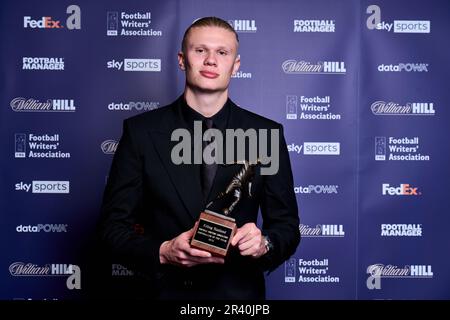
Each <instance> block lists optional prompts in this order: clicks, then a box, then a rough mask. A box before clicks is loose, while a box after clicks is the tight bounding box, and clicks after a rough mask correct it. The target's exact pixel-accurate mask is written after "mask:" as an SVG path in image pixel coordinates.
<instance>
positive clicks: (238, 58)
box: [233, 54, 241, 75]
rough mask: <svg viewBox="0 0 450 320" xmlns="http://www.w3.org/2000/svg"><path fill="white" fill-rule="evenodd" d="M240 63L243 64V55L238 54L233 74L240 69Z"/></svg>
mask: <svg viewBox="0 0 450 320" xmlns="http://www.w3.org/2000/svg"><path fill="white" fill-rule="evenodd" d="M240 65H241V56H240V55H239V54H238V55H237V56H236V59H235V60H234V65H233V75H235V74H236V72H237V71H238V70H239V67H240Z"/></svg>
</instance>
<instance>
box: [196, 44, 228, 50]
mask: <svg viewBox="0 0 450 320" xmlns="http://www.w3.org/2000/svg"><path fill="white" fill-rule="evenodd" d="M196 47H203V48H208V49H216V50H227V51H233V48H231V47H227V46H218V47H210V46H208V45H206V44H202V43H199V44H192V45H190V48H196Z"/></svg>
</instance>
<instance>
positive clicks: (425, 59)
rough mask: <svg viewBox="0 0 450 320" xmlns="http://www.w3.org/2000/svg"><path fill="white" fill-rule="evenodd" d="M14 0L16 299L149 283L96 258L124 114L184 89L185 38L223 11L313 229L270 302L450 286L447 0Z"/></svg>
mask: <svg viewBox="0 0 450 320" xmlns="http://www.w3.org/2000/svg"><path fill="white" fill-rule="evenodd" d="M0 8H1V11H0V21H1V22H0V23H1V28H0V38H1V43H2V49H1V53H0V79H1V80H0V98H1V108H0V139H1V145H2V153H1V158H0V161H1V162H0V170H1V171H0V172H1V184H0V188H1V189H0V201H1V202H0V215H1V225H0V244H1V248H0V250H1V259H0V282H1V284H2V285H1V286H0V298H1V299H79V298H89V297H90V296H91V293H92V292H97V290H100V292H104V293H102V294H105V295H110V296H115V297H120V296H124V297H133V296H139V294H140V293H142V292H144V291H145V288H142V287H140V286H141V282H139V281H137V280H136V279H135V278H136V277H135V275H134V274H133V271H132V270H128V269H126V268H125V267H124V266H122V265H120V264H119V263H118V262H115V261H107V262H105V261H104V260H103V259H100V258H99V257H98V256H97V253H93V252H95V250H93V233H94V228H95V224H96V222H97V219H98V217H99V208H100V203H101V197H102V193H103V189H104V187H105V182H106V179H107V174H108V170H109V166H110V164H111V160H112V156H113V154H114V151H115V148H116V146H117V141H118V140H119V138H120V135H121V130H122V120H123V119H125V118H127V117H130V116H132V115H135V114H138V113H141V112H144V111H147V110H152V109H155V108H158V107H160V106H163V105H165V104H168V103H170V102H172V101H173V100H174V99H176V98H177V97H178V96H179V95H180V94H181V93H182V90H183V87H184V75H183V73H182V72H181V71H180V70H178V66H177V60H176V54H177V52H178V50H179V48H180V42H181V37H182V35H183V32H184V30H185V29H186V27H187V26H188V25H189V24H190V23H192V22H193V21H194V20H195V19H197V18H199V17H202V16H209V15H216V16H219V17H221V18H223V19H225V20H227V21H229V22H230V24H231V25H232V26H233V27H234V28H235V30H236V31H237V32H238V34H239V37H240V39H241V44H240V54H241V70H240V72H239V73H238V74H237V75H236V77H235V78H234V79H232V83H231V90H230V94H231V97H232V99H233V100H234V101H235V102H236V103H237V104H239V105H241V106H243V107H244V108H247V109H249V110H252V111H255V112H257V113H259V114H262V115H264V116H267V117H269V118H272V119H274V120H275V121H278V122H280V123H282V124H283V125H284V128H285V135H286V141H287V144H288V149H289V152H290V156H291V162H292V166H293V172H294V179H295V181H294V182H295V192H296V194H297V200H298V203H299V215H300V220H301V224H300V226H299V228H300V230H301V232H302V235H303V239H302V242H301V244H300V246H299V247H298V250H297V252H296V253H295V255H293V256H292V257H291V259H290V260H288V261H287V262H286V263H285V264H284V265H282V266H280V268H278V269H277V270H276V271H275V272H273V273H271V274H270V275H268V276H267V284H268V298H269V299H292V300H296V299H449V298H450V274H449V273H448V270H450V259H448V257H447V253H448V250H449V248H450V240H449V238H448V236H447V234H446V233H447V229H448V225H449V223H450V218H449V216H448V213H449V206H448V204H447V202H446V200H447V198H448V196H447V190H446V185H447V182H448V179H449V177H450V175H449V173H450V169H449V165H448V164H449V158H450V150H449V144H448V142H447V140H448V137H449V131H450V129H449V124H450V122H449V119H450V114H449V104H450V91H449V90H448V84H447V83H446V80H447V79H446V76H448V74H449V71H450V67H449V64H448V62H447V61H446V60H447V59H448V57H449V55H450V46H449V42H448V34H449V32H450V19H449V12H450V2H448V1H447V0H433V1H419V0H408V1H406V0H396V1H386V0H378V1H366V0H361V1H358V0H339V1H337V0H317V1H306V0H286V1H269V0H267V1H263V0H228V1H206V0H195V1H194V0H183V1H182V0H171V1H156V0H147V1H137V0H129V1H126V2H124V1H119V0H114V1H87V0H78V1H77V2H76V3H73V2H72V1H66V0H58V1H57V0H46V1H39V2H36V1H31V0H23V1H11V0H7V1H2V3H1V4H0ZM446 39H447V40H446ZM96 259H98V260H102V262H99V261H97V260H96ZM77 266H78V267H77ZM93 284H95V285H93ZM99 287H100V288H99Z"/></svg>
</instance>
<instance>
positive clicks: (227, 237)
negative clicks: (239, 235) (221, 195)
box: [191, 210, 237, 257]
mask: <svg viewBox="0 0 450 320" xmlns="http://www.w3.org/2000/svg"><path fill="white" fill-rule="evenodd" d="M236 230H237V227H236V223H235V220H234V219H233V218H230V217H228V216H224V215H222V214H218V213H215V212H212V211H209V210H205V211H204V212H202V213H200V217H199V219H198V224H197V228H196V229H195V230H194V236H193V237H192V239H191V246H192V247H194V248H197V249H201V250H205V251H208V252H210V253H211V254H213V255H216V256H221V257H225V256H226V255H227V252H228V247H229V246H230V242H231V239H232V238H233V236H234V234H235V233H236Z"/></svg>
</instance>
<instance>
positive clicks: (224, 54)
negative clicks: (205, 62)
mask: <svg viewBox="0 0 450 320" xmlns="http://www.w3.org/2000/svg"><path fill="white" fill-rule="evenodd" d="M219 54H220V55H221V56H226V55H227V54H228V52H226V51H219Z"/></svg>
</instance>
